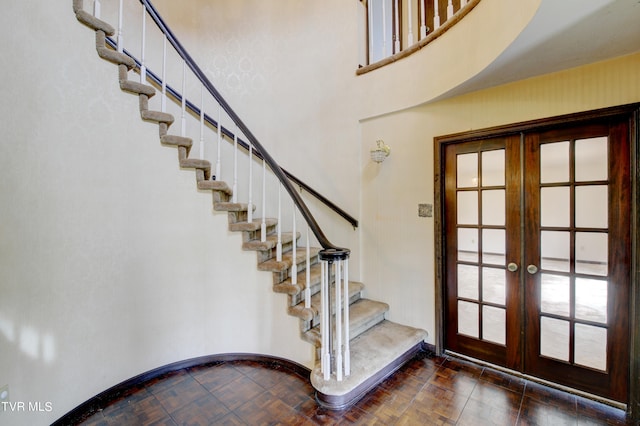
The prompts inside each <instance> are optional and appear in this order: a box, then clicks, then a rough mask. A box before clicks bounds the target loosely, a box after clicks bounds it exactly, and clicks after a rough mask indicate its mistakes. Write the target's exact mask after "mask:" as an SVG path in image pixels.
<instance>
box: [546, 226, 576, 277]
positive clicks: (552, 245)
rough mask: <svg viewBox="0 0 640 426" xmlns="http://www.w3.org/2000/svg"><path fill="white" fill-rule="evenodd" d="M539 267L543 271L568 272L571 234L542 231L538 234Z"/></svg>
mask: <svg viewBox="0 0 640 426" xmlns="http://www.w3.org/2000/svg"><path fill="white" fill-rule="evenodd" d="M540 235H541V236H540V266H541V267H542V269H543V270H545V271H558V272H569V267H570V264H569V261H570V259H571V257H570V254H571V240H570V238H571V233H569V232H565V231H542V232H541V233H540Z"/></svg>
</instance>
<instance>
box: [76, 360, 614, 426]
mask: <svg viewBox="0 0 640 426" xmlns="http://www.w3.org/2000/svg"><path fill="white" fill-rule="evenodd" d="M80 424H83V425H217V424H220V425H252V426H253V425H276V424H278V425H334V424H340V425H343V424H362V425H449V424H451V425H473V426H479V425H553V426H556V425H624V424H627V423H626V422H625V415H624V412H623V411H622V410H618V409H614V408H611V407H609V406H607V405H603V404H600V403H596V402H593V401H590V400H587V399H584V398H581V397H578V396H574V395H571V394H567V393H564V392H560V391H557V390H553V389H550V388H548V387H545V386H542V385H539V384H536V383H533V382H530V381H527V380H523V379H520V378H517V377H513V376H509V375H506V374H504V373H502V372H498V371H495V370H492V369H489V368H484V367H481V366H478V365H475V364H471V363H467V362H465V361H461V360H458V359H455V358H449V357H445V358H441V357H434V356H432V355H429V354H421V355H419V356H417V357H416V358H415V359H413V360H412V361H410V362H409V363H408V364H407V365H405V366H404V367H403V368H402V369H400V370H399V371H398V372H397V373H396V374H395V375H393V376H392V377H391V378H389V379H387V380H386V381H385V382H384V383H383V384H382V385H381V386H379V387H378V388H377V389H376V390H374V391H372V392H371V393H370V394H369V395H367V396H365V397H364V398H363V399H362V400H361V401H360V402H358V403H357V404H356V405H355V406H353V407H352V408H350V409H349V410H346V411H343V412H331V411H327V410H324V409H322V408H320V407H319V406H318V405H317V404H316V402H315V400H314V397H313V388H312V387H311V386H310V385H309V381H308V379H307V378H304V377H300V376H298V375H297V374H296V373H294V372H292V371H290V370H288V369H286V368H283V367H282V366H278V365H274V364H268V363H259V362H253V361H247V362H244V361H235V362H226V363H222V364H214V365H208V366H201V367H195V368H189V369H183V370H179V371H177V372H174V373H171V374H167V375H165V376H163V377H160V378H158V379H155V380H152V381H150V382H148V383H145V384H143V385H140V386H139V387H136V388H133V389H130V390H129V391H128V392H127V393H126V395H124V396H122V397H121V398H120V399H117V400H115V401H112V402H111V403H109V404H108V405H106V406H105V407H102V409H101V411H98V412H95V413H87V414H86V416H85V420H84V421H83V422H82V423H80Z"/></svg>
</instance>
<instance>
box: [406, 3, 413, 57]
mask: <svg viewBox="0 0 640 426" xmlns="http://www.w3.org/2000/svg"><path fill="white" fill-rule="evenodd" d="M407 3H408V6H409V7H408V10H407V20H408V22H409V27H408V28H407V30H408V32H409V34H408V35H407V46H411V45H412V44H413V0H409V1H408V2H407Z"/></svg>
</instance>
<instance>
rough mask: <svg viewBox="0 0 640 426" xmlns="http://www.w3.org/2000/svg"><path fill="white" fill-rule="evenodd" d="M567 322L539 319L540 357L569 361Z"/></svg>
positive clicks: (568, 324)
mask: <svg viewBox="0 0 640 426" xmlns="http://www.w3.org/2000/svg"><path fill="white" fill-rule="evenodd" d="M569 326H570V323H569V321H564V320H560V319H556V318H549V317H541V318H540V355H542V356H546V357H549V358H555V359H559V360H562V361H569Z"/></svg>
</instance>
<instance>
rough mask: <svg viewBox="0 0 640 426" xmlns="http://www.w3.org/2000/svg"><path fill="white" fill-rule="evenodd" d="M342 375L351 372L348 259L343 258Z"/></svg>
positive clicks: (347, 374)
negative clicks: (343, 325)
mask: <svg viewBox="0 0 640 426" xmlns="http://www.w3.org/2000/svg"><path fill="white" fill-rule="evenodd" d="M342 278H343V280H344V324H345V327H344V375H345V376H349V375H350V374H351V345H350V343H349V339H350V338H351V337H350V336H349V304H350V301H349V259H345V260H344V274H343V276H342Z"/></svg>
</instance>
